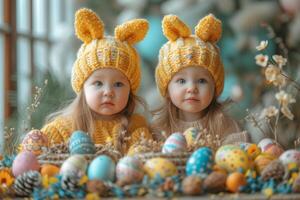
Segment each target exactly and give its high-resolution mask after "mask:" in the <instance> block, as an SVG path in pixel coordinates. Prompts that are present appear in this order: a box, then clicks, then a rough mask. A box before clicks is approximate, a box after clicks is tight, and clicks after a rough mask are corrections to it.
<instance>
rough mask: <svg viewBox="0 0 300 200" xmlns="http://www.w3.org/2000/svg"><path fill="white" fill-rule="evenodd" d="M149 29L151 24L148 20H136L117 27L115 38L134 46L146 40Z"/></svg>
mask: <svg viewBox="0 0 300 200" xmlns="http://www.w3.org/2000/svg"><path fill="white" fill-rule="evenodd" d="M148 29H149V23H148V21H147V20H145V19H134V20H131V21H128V22H125V23H123V24H121V25H119V26H117V27H116V28H115V38H116V39H119V40H120V41H126V42H128V43H129V44H131V45H132V44H135V43H137V42H139V41H141V40H142V39H144V37H145V36H146V34H147V32H148Z"/></svg>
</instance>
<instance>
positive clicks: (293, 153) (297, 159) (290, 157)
mask: <svg viewBox="0 0 300 200" xmlns="http://www.w3.org/2000/svg"><path fill="white" fill-rule="evenodd" d="M279 160H280V161H281V162H282V163H283V164H284V165H287V164H289V163H297V164H298V166H300V151H298V150H295V149H290V150H287V151H285V152H284V153H283V154H281V156H280V157H279Z"/></svg>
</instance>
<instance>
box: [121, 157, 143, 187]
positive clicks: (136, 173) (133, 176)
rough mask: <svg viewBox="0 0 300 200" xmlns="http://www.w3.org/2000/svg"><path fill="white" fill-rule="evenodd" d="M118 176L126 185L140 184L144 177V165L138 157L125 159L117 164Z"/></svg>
mask: <svg viewBox="0 0 300 200" xmlns="http://www.w3.org/2000/svg"><path fill="white" fill-rule="evenodd" d="M116 176H117V180H118V181H122V182H123V183H125V184H131V183H138V182H140V181H141V180H142V179H143V177H144V169H143V163H142V162H141V161H139V160H138V159H137V158H136V157H131V156H126V157H123V158H122V159H121V160H119V162H118V164H117V167H116Z"/></svg>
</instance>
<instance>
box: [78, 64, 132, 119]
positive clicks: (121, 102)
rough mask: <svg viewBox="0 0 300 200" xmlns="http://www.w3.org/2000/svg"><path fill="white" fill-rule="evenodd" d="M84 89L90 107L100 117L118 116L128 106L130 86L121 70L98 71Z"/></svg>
mask: <svg viewBox="0 0 300 200" xmlns="http://www.w3.org/2000/svg"><path fill="white" fill-rule="evenodd" d="M83 87H84V91H85V97H86V102H87V104H88V106H89V107H90V108H91V109H92V110H93V111H94V112H95V113H97V114H99V115H100V116H101V115H102V116H110V115H114V114H117V113H119V112H121V111H122V110H123V109H124V108H125V107H126V105H127V102H128V98H129V93H130V84H129V81H128V79H127V77H126V76H125V75H124V74H123V73H122V72H120V71H119V70H116V69H112V68H104V69H98V70H96V71H95V72H94V73H93V74H92V75H91V76H90V77H89V78H88V79H87V80H86V81H85V83H84V86H83Z"/></svg>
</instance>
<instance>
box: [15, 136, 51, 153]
mask: <svg viewBox="0 0 300 200" xmlns="http://www.w3.org/2000/svg"><path fill="white" fill-rule="evenodd" d="M47 146H48V138H47V136H46V135H45V134H43V133H42V132H41V131H40V130H31V131H30V132H29V133H27V134H26V136H25V137H24V139H23V141H22V143H21V151H28V152H32V153H34V154H35V155H40V154H41V153H42V148H47Z"/></svg>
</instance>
